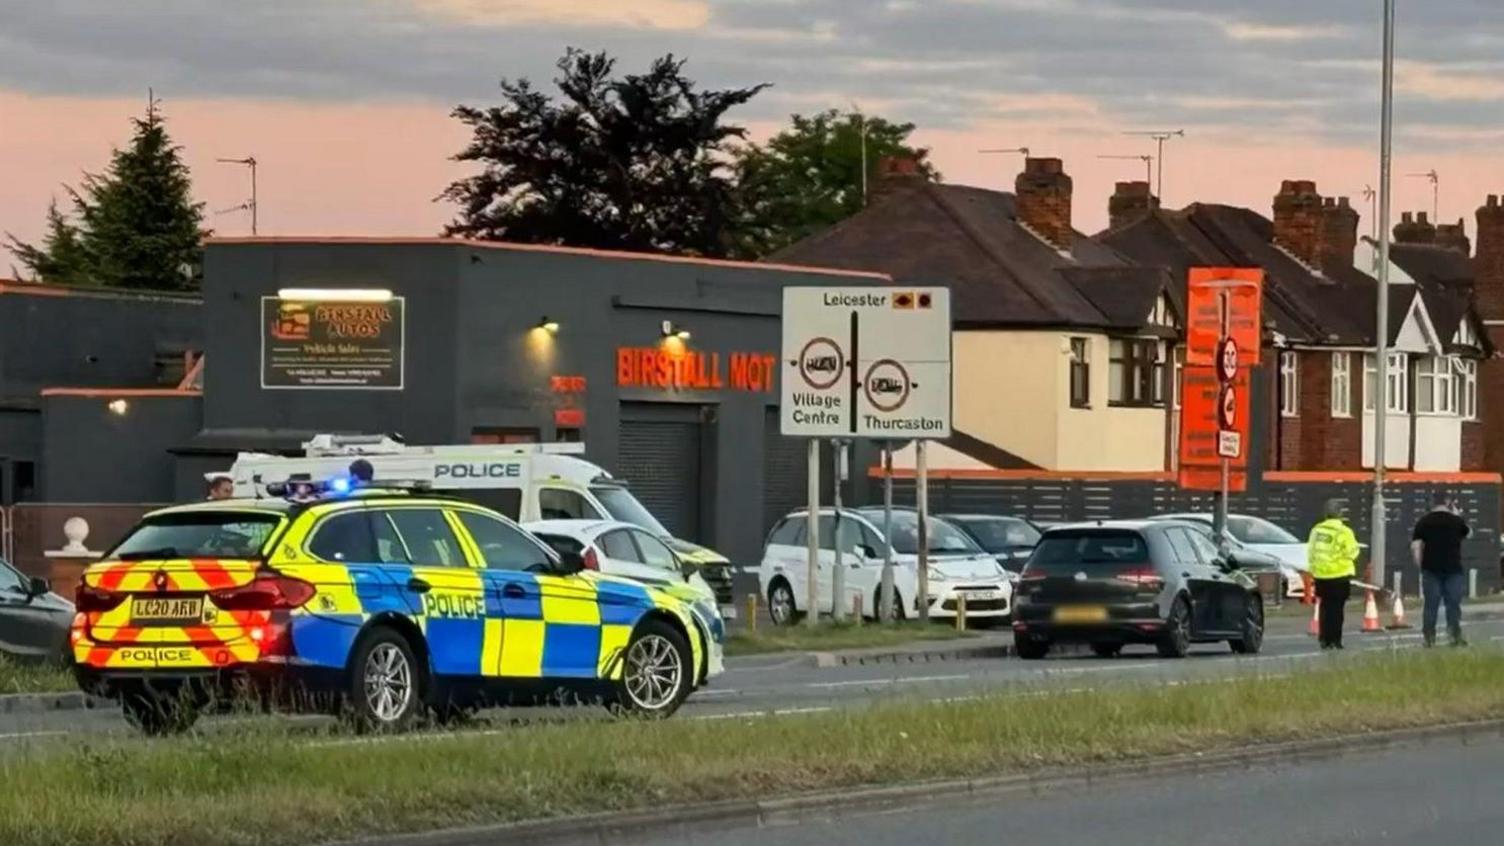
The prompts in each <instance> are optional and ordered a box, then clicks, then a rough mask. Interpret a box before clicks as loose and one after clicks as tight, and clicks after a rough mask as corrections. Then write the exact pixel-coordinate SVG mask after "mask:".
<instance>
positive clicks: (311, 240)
mask: <svg viewBox="0 0 1504 846" xmlns="http://www.w3.org/2000/svg"><path fill="white" fill-rule="evenodd" d="M204 243H205V244H231V245H235V244H309V245H312V244H371V245H379V244H386V245H395V246H425V245H428V246H433V245H445V246H451V247H452V246H462V247H471V248H473V249H480V250H509V251H512V252H519V253H559V254H561V255H572V256H597V257H600V258H619V259H630V260H635V261H660V262H666V263H669V264H698V265H704V266H709V267H735V268H747V269H751V268H757V269H761V270H782V271H788V272H792V273H819V274H822V275H825V276H848V277H854V278H861V279H881V280H883V281H885V282H892V281H893V277H892V276H889V275H888V274H886V273H874V272H871V271H866V270H841V269H839V268H834V267H810V266H806V265H798V264H773V263H763V262H755V261H730V260H727V259H707V258H694V257H692V256H665V255H658V254H655V253H629V252H626V251H625V250H593V249H589V248H586V247H555V246H550V245H547V244H514V243H512V242H510V241H471V240H467V239H463V238H433V237H410V238H401V237H399V238H372V237H364V236H359V235H335V236H329V237H318V236H301V235H294V236H281V237H269V238H246V237H225V238H206V239H205V240H204Z"/></svg>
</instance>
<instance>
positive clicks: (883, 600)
mask: <svg viewBox="0 0 1504 846" xmlns="http://www.w3.org/2000/svg"><path fill="white" fill-rule="evenodd" d="M883 537H885V538H891V537H893V444H892V442H890V441H884V442H883ZM877 602H878V605H879V608H878V609H877V614H876V617H877V619H878V620H880V621H882V622H887V621H889V620H891V619H893V544H891V543H885V544H883V574H882V579H881V580H880V582H879V583H878V591H877Z"/></svg>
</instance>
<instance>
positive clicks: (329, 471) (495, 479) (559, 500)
mask: <svg viewBox="0 0 1504 846" xmlns="http://www.w3.org/2000/svg"><path fill="white" fill-rule="evenodd" d="M583 453H584V444H578V443H561V444H444V445H438V446H417V445H408V444H405V443H402V442H401V441H400V440H398V439H397V438H395V437H393V436H390V435H318V436H315V437H314V438H312V439H310V440H309V441H308V442H306V443H304V444H303V455H302V456H300V457H286V456H280V455H266V454H264V453H242V454H240V455H239V456H238V457H236V459H235V464H234V466H233V467H232V468H231V469H230V473H231V475H232V476H233V477H234V480H235V494H236V496H242V497H255V496H257V495H259V494H260V493H261V491H263V490H264V488H265V486H266V485H267V484H268V483H272V482H287V481H289V480H292V479H294V478H298V477H301V478H311V479H325V478H331V477H335V476H337V475H338V474H341V473H344V472H345V470H346V468H347V467H349V465H350V462H351V461H352V460H353V459H363V460H365V461H367V462H368V463H370V465H371V467H372V469H373V470H374V471H375V477H374V478H375V481H376V482H378V483H379V482H381V481H382V480H386V479H404V480H420V481H424V482H427V483H429V484H430V486H431V487H432V489H433V490H434V491H435V492H439V493H448V494H453V495H454V496H458V497H463V498H465V499H468V500H470V501H472V502H476V503H479V504H481V505H485V506H488V507H490V508H494V509H496V510H497V511H499V512H501V513H502V514H504V515H506V516H507V517H510V518H511V519H513V520H516V521H518V522H519V523H528V522H531V521H534V520H621V521H623V522H626V523H631V524H633V525H635V526H640V527H641V528H643V529H646V530H648V531H649V532H652V533H653V534H654V535H656V536H657V537H658V538H660V539H661V540H662V541H663V542H664V543H666V544H668V546H669V547H670V548H671V549H673V551H674V554H675V555H677V556H678V557H679V558H680V560H682V561H684V562H685V563H687V564H690V565H693V566H694V567H695V568H696V569H697V570H698V571H699V573H700V575H701V576H702V577H703V578H704V579H705V581H706V582H707V583H708V584H709V585H710V586H711V588H712V589H714V590H715V593H716V601H717V602H718V603H719V604H720V606H721V609H720V610H721V613H722V615H723V616H725V617H727V618H731V617H734V616H735V615H736V609H735V607H734V603H733V597H732V589H731V579H732V577H731V562H730V561H729V560H728V559H727V558H726V557H725V556H724V555H721V554H720V553H718V552H716V551H715V550H713V549H707V548H705V547H703V546H699V545H697V544H694V543H691V542H689V541H687V540H684V539H682V538H675V537H673V536H672V535H671V534H670V533H669V531H668V529H666V528H664V526H663V524H662V523H659V522H658V520H657V518H655V517H654V516H653V514H652V512H650V511H649V510H648V509H647V508H646V507H644V506H643V504H642V503H641V502H640V501H639V500H638V499H637V497H635V496H633V495H632V492H631V490H630V489H629V488H628V487H627V485H626V483H624V482H623V481H622V480H620V479H616V478H614V477H612V475H611V474H610V473H608V472H606V470H605V469H604V468H602V467H600V466H599V465H597V464H593V463H591V462H589V461H586V460H585V459H584V457H583Z"/></svg>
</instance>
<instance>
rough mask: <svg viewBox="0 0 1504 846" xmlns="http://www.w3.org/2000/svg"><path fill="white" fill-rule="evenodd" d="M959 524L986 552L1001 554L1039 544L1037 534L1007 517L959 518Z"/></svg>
mask: <svg viewBox="0 0 1504 846" xmlns="http://www.w3.org/2000/svg"><path fill="white" fill-rule="evenodd" d="M955 522H958V523H960V524H961V525H962V526H964V527H965V528H966V531H968V532H970V533H971V536H972V537H973V538H975V539H976V541H977V543H978V544H980V545H981V547H982V548H983V549H985V550H987V551H988V552H1003V551H1005V550H1009V549H1016V548H1018V547H1029V546H1034V545H1035V544H1037V543H1039V532H1038V531H1036V530H1035V528H1034V527H1033V526H1030V525H1029V524H1028V523H1025V522H1024V521H1022V520H1015V519H1011V518H1007V517H992V518H973V517H967V518H960V519H958V520H956V521H955Z"/></svg>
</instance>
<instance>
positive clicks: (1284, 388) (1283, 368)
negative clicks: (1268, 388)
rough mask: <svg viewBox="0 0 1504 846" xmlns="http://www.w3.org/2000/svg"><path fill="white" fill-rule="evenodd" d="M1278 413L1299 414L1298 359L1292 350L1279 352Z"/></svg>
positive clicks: (1286, 414)
mask: <svg viewBox="0 0 1504 846" xmlns="http://www.w3.org/2000/svg"><path fill="white" fill-rule="evenodd" d="M1279 413H1280V414H1282V415H1283V416H1285V417H1299V416H1300V359H1299V357H1298V355H1297V354H1296V353H1293V352H1283V353H1280V354H1279Z"/></svg>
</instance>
